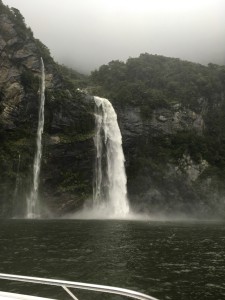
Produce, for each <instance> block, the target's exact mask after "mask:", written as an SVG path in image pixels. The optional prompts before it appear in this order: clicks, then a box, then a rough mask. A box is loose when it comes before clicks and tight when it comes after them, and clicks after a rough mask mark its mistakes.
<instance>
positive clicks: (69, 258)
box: [0, 220, 225, 300]
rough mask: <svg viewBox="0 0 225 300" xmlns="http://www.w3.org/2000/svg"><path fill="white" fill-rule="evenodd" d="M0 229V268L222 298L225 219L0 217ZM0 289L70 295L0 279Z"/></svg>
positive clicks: (164, 294)
mask: <svg viewBox="0 0 225 300" xmlns="http://www.w3.org/2000/svg"><path fill="white" fill-rule="evenodd" d="M0 228H1V231H0V243H1V247H0V261H1V264H0V272H2V273H13V274H20V275H27V276H40V277H46V278H58V279H66V280H73V281H81V282H89V283H96V284H106V285H114V286H119V287H124V288H130V289H134V290H137V291H140V292H143V293H147V294H150V295H152V296H155V297H156V298H159V299H162V300H163V299H173V300H180V299H192V300H197V299H198V300H199V299H203V300H219V299H221V300H222V299H225V226H224V224H219V223H172V222H139V221H136V222H135V221H119V220H107V221H100V220H98V221H97V220H95V221H91V220H80V221H79V220H48V221H43V220H42V221H40V220H5V221H3V220H1V221H0ZM0 290H7V291H9V290H10V291H14V292H24V293H33V294H36V295H41V296H51V297H52V298H55V299H70V298H69V297H67V295H66V294H65V292H64V291H63V290H61V289H60V288H56V287H47V286H36V285H26V286H25V287H24V285H23V284H22V283H7V282H6V281H0ZM75 295H77V297H78V299H85V300H91V299H93V300H94V299H96V300H97V299H125V298H122V297H118V296H112V297H109V296H107V295H103V296H100V294H99V293H94V292H93V293H86V292H85V291H82V292H78V291H75Z"/></svg>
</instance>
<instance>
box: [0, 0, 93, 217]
mask: <svg viewBox="0 0 225 300" xmlns="http://www.w3.org/2000/svg"><path fill="white" fill-rule="evenodd" d="M1 5H2V4H1ZM1 8H2V7H1ZM22 27H23V26H22ZM22 27H21V28H22ZM0 28H1V30H0V64H1V72H0V139H1V144H0V156H1V161H0V170H1V172H0V174H1V175H0V177H1V178H0V182H1V183H0V216H1V217H9V216H24V212H25V209H26V198H27V195H29V192H30V189H31V185H32V177H33V160H34V153H35V151H36V150H35V148H36V130H37V122H38V109H39V96H40V95H39V82H40V74H41V72H40V57H41V53H40V49H39V44H37V42H36V41H35V40H34V38H33V36H32V33H31V32H30V31H29V30H27V29H26V28H23V34H22V36H21V35H20V33H19V29H21V28H20V27H18V26H16V25H15V22H14V20H13V16H12V15H11V14H10V13H9V12H7V11H6V12H5V10H4V11H3V12H2V11H1V10H0ZM43 59H44V63H45V69H46V106H45V128H44V137H43V159H42V167H41V176H40V197H41V199H43V206H45V207H46V210H49V211H51V213H52V214H53V215H61V214H63V213H65V212H68V211H71V210H73V211H75V210H77V209H78V208H80V207H81V206H82V204H83V202H84V199H86V198H88V197H90V195H91V194H92V188H91V186H92V169H93V168H92V167H93V155H94V144H93V132H94V118H93V114H92V111H93V108H92V105H93V103H92V102H93V101H92V100H93V99H92V98H91V97H88V96H87V95H85V94H84V93H82V92H80V91H76V90H75V89H74V88H73V89H72V90H69V89H68V88H67V87H66V84H67V83H66V82H65V80H64V79H63V78H62V76H61V75H59V73H58V71H57V67H56V65H55V63H54V62H53V60H52V59H51V58H49V57H46V58H43Z"/></svg>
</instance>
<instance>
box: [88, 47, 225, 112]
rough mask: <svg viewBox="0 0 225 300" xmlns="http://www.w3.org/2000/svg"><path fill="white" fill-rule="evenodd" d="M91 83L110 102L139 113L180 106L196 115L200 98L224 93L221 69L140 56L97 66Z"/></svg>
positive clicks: (217, 96) (162, 57)
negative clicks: (179, 104) (136, 109)
mask: <svg viewBox="0 0 225 300" xmlns="http://www.w3.org/2000/svg"><path fill="white" fill-rule="evenodd" d="M91 80H92V82H93V84H95V85H97V86H98V89H99V90H101V93H102V94H105V95H106V96H107V97H109V98H110V99H112V100H113V101H114V102H120V103H121V104H127V103H132V104H134V105H135V104H136V105H138V106H140V107H141V108H142V109H143V111H145V110H146V109H148V110H149V111H151V110H152V109H154V108H160V107H168V106H169V105H171V104H175V103H182V105H184V106H185V107H187V108H190V109H192V110H193V111H196V112H198V111H199V109H201V105H200V102H199V100H200V99H201V98H204V99H205V98H207V99H208V100H211V101H212V97H214V98H215V97H216V98H218V99H219V97H220V95H221V93H222V92H223V91H224V81H225V67H224V66H222V67H220V66H217V65H212V64H209V66H208V67H206V66H203V65H200V64H195V63H191V62H187V61H182V60H180V59H176V58H167V57H164V56H159V55H150V54H148V53H144V54H141V55H140V56H139V57H138V58H129V59H128V60H127V62H126V63H124V62H121V61H111V62H110V63H109V64H108V65H103V66H101V67H100V68H99V70H96V71H94V72H92V74H91Z"/></svg>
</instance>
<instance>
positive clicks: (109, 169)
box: [93, 96, 129, 218]
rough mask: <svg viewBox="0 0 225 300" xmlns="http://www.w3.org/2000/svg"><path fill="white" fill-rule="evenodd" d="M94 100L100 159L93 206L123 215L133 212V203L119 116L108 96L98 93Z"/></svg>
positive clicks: (98, 156) (109, 214)
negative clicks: (101, 95) (131, 201)
mask: <svg viewBox="0 0 225 300" xmlns="http://www.w3.org/2000/svg"><path fill="white" fill-rule="evenodd" d="M94 100H95V104H96V110H95V120H96V121H95V123H96V132H95V138H94V142H95V148H96V161H95V179H94V187H93V190H94V191H93V208H94V209H95V210H96V211H98V212H99V213H100V214H101V215H104V217H107V216H108V217H115V218H118V217H120V218H123V217H125V216H126V215H127V214H128V212H129V204H128V199H127V178H126V173H125V167H124V161H125V158H124V154H123V148H122V136H121V132H120V129H119V125H118V122H117V115H116V112H115V110H114V108H113V106H112V104H111V103H110V101H109V100H108V99H105V98H100V97H97V96H95V97H94ZM101 217H102V216H100V218H101Z"/></svg>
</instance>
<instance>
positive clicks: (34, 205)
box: [26, 58, 45, 219]
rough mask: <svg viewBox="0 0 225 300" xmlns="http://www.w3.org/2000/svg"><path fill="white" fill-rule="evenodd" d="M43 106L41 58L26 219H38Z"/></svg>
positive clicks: (43, 88) (43, 90)
mask: <svg viewBox="0 0 225 300" xmlns="http://www.w3.org/2000/svg"><path fill="white" fill-rule="evenodd" d="M44 106H45V67H44V62H43V59H42V58H41V88H40V107H39V117H38V128H37V140H36V154H35V157H34V164H33V186H32V190H31V193H30V196H29V197H28V198H27V214H26V217H27V218H28V219H35V218H40V216H41V215H40V203H39V197H38V188H39V176H40V169H41V158H42V134H43V130H44Z"/></svg>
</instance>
